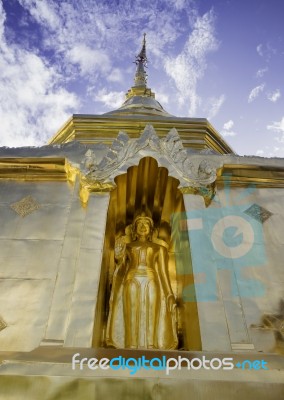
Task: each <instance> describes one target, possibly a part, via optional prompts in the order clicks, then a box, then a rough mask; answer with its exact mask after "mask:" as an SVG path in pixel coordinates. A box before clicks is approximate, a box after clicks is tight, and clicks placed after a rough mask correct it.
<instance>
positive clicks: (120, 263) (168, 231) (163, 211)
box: [93, 157, 200, 350]
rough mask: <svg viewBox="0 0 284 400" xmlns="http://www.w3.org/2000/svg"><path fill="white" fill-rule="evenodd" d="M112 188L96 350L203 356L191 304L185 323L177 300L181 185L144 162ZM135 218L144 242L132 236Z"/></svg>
mask: <svg viewBox="0 0 284 400" xmlns="http://www.w3.org/2000/svg"><path fill="white" fill-rule="evenodd" d="M115 183H116V189H115V190H113V191H112V192H111V198H110V205H109V210H108V215H107V223H106V236H105V243H104V256H103V263H102V273H101V282H100V292H101V293H99V299H100V301H99V302H98V305H97V313H96V321H95V328H94V342H93V345H94V346H98V345H104V346H107V347H115V348H136V349H150V348H154V349H155V348H156V349H163V350H167V349H177V348H183V349H185V348H188V349H189V348H195V349H196V350H198V349H200V338H199V334H198V319H197V309H196V305H195V307H191V308H192V309H191V310H190V315H191V317H192V318H191V319H190V323H189V322H188V320H187V321H186V319H185V316H184V312H185V308H187V309H188V310H187V315H188V311H189V307H188V306H186V305H185V304H183V301H182V290H183V288H182V285H183V278H184V276H185V274H188V273H189V271H190V268H191V265H190V259H189V260H188V271H187V272H186V273H185V272H184V273H182V272H181V271H179V274H178V275H177V264H176V262H177V257H178V255H179V256H180V253H181V250H180V248H181V243H184V249H183V256H184V257H188V238H187V237H185V238H184V239H183V240H180V238H179V240H177V239H178V238H177V234H178V231H179V226H178V224H179V220H180V215H182V213H184V203H183V195H182V193H181V191H180V190H179V189H178V186H179V181H178V179H176V178H173V177H171V176H169V174H168V170H167V169H166V168H165V167H158V163H157V161H156V160H155V159H154V158H152V157H144V158H142V159H141V160H140V162H139V164H138V166H132V167H129V168H128V170H127V173H126V174H122V175H119V176H117V177H116V178H115ZM175 215H176V216H179V217H176V218H174V216H175ZM139 219H140V220H144V222H146V223H147V222H148V223H149V232H148V233H147V235H146V237H145V239H143V238H141V237H140V238H139V237H137V236H138V235H137V223H138V222H139ZM143 240H144V243H145V244H144V245H143ZM141 246H142V247H141ZM143 247H144V250H145V254H144V253H143V252H144V250H143ZM140 248H142V250H141V249H140ZM131 276H132V278H131ZM194 308H195V309H194ZM131 327H133V330H134V331H133V332H129V333H128V336H131V337H132V339H131V340H130V342H129V341H128V340H127V330H128V329H131ZM151 329H152V331H151ZM97 332H101V333H103V334H102V335H100V334H97ZM138 333H139V338H138V337H137V338H136V335H138ZM133 336H134V337H135V338H133ZM150 336H151V339H150ZM153 340H154V341H153Z"/></svg>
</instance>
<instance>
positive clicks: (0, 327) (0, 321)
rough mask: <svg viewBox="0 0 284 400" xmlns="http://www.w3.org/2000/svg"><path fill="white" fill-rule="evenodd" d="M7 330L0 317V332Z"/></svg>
mask: <svg viewBox="0 0 284 400" xmlns="http://www.w3.org/2000/svg"><path fill="white" fill-rule="evenodd" d="M5 328H7V324H6V322H5V321H4V320H3V318H1V317H0V332H1V331H3V329H5Z"/></svg>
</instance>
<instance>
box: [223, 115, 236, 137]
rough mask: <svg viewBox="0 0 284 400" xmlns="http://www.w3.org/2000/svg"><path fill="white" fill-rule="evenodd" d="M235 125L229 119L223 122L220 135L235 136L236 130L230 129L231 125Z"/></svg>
mask: <svg viewBox="0 0 284 400" xmlns="http://www.w3.org/2000/svg"><path fill="white" fill-rule="evenodd" d="M234 125H235V123H234V121H233V120H231V119H230V120H229V121H227V122H225V123H224V125H223V129H222V130H221V135H222V136H236V132H234V131H233V130H232V128H233V126H234Z"/></svg>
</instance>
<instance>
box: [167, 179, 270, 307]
mask: <svg viewBox="0 0 284 400" xmlns="http://www.w3.org/2000/svg"><path fill="white" fill-rule="evenodd" d="M229 190H230V187H229V185H228V184H227V185H226V186H225V191H224V193H225V195H224V198H225V200H224V202H225V203H226V206H222V205H221V203H217V202H215V204H214V205H212V206H211V207H209V208H204V209H200V210H193V211H188V212H186V213H177V214H174V215H173V220H172V223H173V229H174V231H175V233H176V241H175V243H176V246H175V247H176V250H175V251H176V266H177V274H180V275H184V276H186V275H191V276H194V281H195V282H194V284H193V283H189V284H187V285H186V286H185V287H184V289H183V300H184V301H186V302H191V301H196V300H198V301H216V300H217V299H218V271H220V270H223V271H224V270H226V271H227V276H228V275H229V286H230V288H227V290H229V291H230V294H231V296H232V297H236V296H241V297H260V296H263V295H264V293H265V287H264V283H263V282H262V281H261V279H259V278H257V277H256V275H257V274H255V273H253V272H252V271H255V268H258V267H263V266H264V265H265V263H266V256H265V247H264V239H263V225H262V222H263V221H262V220H261V218H260V217H261V215H260V214H261V213H260V209H261V207H259V206H258V205H257V204H255V203H253V202H251V201H250V202H248V201H246V198H249V197H250V196H251V194H252V193H253V192H254V190H255V188H254V187H253V186H249V187H247V188H245V189H244V190H243V191H242V192H241V193H238V197H239V198H235V199H234V203H238V201H239V203H240V205H230V201H229V200H228V199H229V198H230V194H229V192H228V191H229ZM231 195H232V193H231ZM226 199H227V201H226ZM187 243H188V244H187ZM188 253H189V254H188Z"/></svg>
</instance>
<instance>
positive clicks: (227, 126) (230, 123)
mask: <svg viewBox="0 0 284 400" xmlns="http://www.w3.org/2000/svg"><path fill="white" fill-rule="evenodd" d="M233 126H234V121H232V120H231V119H230V120H229V121H227V122H225V123H224V125H223V129H226V130H227V131H229V130H230V129H232V128H233Z"/></svg>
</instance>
